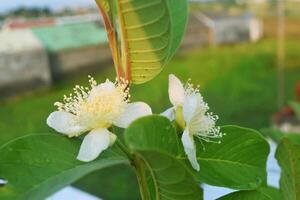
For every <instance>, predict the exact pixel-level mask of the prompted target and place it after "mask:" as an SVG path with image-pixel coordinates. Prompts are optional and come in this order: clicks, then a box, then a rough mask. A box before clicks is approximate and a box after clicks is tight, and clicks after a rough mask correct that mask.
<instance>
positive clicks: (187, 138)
mask: <svg viewBox="0 0 300 200" xmlns="http://www.w3.org/2000/svg"><path fill="white" fill-rule="evenodd" d="M181 142H182V144H183V147H184V152H185V154H186V155H187V157H188V159H189V161H190V163H191V165H192V167H193V168H194V169H195V170H196V171H199V170H200V165H199V163H198V161H197V156H196V145H195V142H194V138H193V136H191V135H190V134H189V131H188V130H187V129H186V130H184V132H183V134H182V137H181Z"/></svg>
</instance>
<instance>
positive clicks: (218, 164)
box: [196, 126, 269, 189]
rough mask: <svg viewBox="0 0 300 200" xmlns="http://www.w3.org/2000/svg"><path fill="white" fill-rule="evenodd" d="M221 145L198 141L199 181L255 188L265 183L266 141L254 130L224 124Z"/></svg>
mask: <svg viewBox="0 0 300 200" xmlns="http://www.w3.org/2000/svg"><path fill="white" fill-rule="evenodd" d="M221 131H222V132H223V133H225V134H226V135H225V136H223V138H222V139H221V144H216V143H204V147H205V150H204V149H203V147H202V145H201V144H200V143H198V144H197V150H198V151H197V157H198V161H199V162H200V173H197V174H196V176H197V177H198V178H199V180H200V181H203V182H205V183H208V184H210V185H215V186H222V187H228V188H233V189H255V188H257V187H258V186H260V185H261V184H264V183H266V179H267V173H266V161H267V157H268V154H269V145H268V143H267V141H266V140H265V139H264V138H263V137H262V136H261V134H260V133H258V132H257V131H255V130H252V129H247V128H242V127H238V126H225V127H222V129H221Z"/></svg>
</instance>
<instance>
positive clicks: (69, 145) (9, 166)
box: [0, 134, 128, 200]
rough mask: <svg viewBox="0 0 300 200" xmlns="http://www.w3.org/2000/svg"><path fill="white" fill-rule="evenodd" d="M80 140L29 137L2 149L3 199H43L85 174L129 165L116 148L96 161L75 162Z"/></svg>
mask: <svg viewBox="0 0 300 200" xmlns="http://www.w3.org/2000/svg"><path fill="white" fill-rule="evenodd" d="M80 144H81V141H80V140H79V139H69V138H66V137H63V136H61V135H58V134H57V135H55V134H44V135H29V136H25V137H22V138H19V139H16V140H14V141H12V142H9V143H7V144H6V145H4V146H2V147H0V177H1V178H3V179H5V180H8V184H7V185H5V186H3V187H0V199H3V200H28V199H30V200H40V199H43V198H45V197H46V196H48V195H50V194H52V193H53V192H55V191H57V190H59V189H60V188H62V187H64V186H66V185H69V184H70V183H72V182H74V181H76V180H77V179H79V178H81V177H83V176H84V175H86V174H88V173H90V172H93V171H95V170H99V169H102V168H105V167H109V166H111V165H116V164H122V163H128V161H127V160H126V158H125V157H124V155H123V154H122V153H121V151H120V150H119V149H117V147H116V146H113V148H109V149H108V150H106V151H105V152H104V153H103V154H102V155H101V156H100V157H99V158H98V159H97V160H96V161H93V162H89V163H83V162H80V161H78V160H76V156H77V153H78V150H79V147H80Z"/></svg>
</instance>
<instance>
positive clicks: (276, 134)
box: [260, 128, 284, 143]
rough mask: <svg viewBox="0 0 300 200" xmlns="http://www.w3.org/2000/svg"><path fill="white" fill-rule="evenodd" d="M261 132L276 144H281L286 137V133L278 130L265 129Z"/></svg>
mask: <svg viewBox="0 0 300 200" xmlns="http://www.w3.org/2000/svg"><path fill="white" fill-rule="evenodd" d="M260 131H261V133H262V134H263V135H264V136H265V137H269V138H271V139H272V140H273V141H274V142H276V143H279V142H280V140H281V138H282V137H283V136H284V133H283V132H282V131H280V130H279V129H276V128H263V129H261V130H260Z"/></svg>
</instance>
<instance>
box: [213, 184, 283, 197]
mask: <svg viewBox="0 0 300 200" xmlns="http://www.w3.org/2000/svg"><path fill="white" fill-rule="evenodd" d="M218 200H282V195H281V193H280V191H279V190H278V189H276V188H273V187H264V188H259V189H257V190H250V191H237V192H233V193H230V194H228V195H225V196H223V197H221V198H219V199H218Z"/></svg>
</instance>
